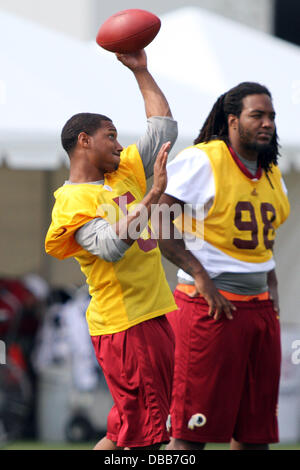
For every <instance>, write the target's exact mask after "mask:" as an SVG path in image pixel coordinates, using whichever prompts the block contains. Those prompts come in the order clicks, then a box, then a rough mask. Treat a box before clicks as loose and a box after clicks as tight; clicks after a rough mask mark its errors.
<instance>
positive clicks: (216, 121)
mask: <svg viewBox="0 0 300 470" xmlns="http://www.w3.org/2000/svg"><path fill="white" fill-rule="evenodd" d="M261 94H266V95H268V96H269V97H270V98H271V99H272V95H271V93H270V91H269V90H268V89H267V88H266V87H265V86H263V85H260V84H259V83H255V82H243V83H240V84H239V85H237V86H236V87H234V88H231V89H230V90H229V91H228V92H227V93H224V94H223V95H221V96H220V97H219V98H218V99H217V101H216V102H215V104H214V106H213V108H212V110H211V112H210V113H209V115H208V117H207V119H206V121H205V122H204V125H203V127H202V129H201V130H200V133H199V135H198V137H197V138H196V139H195V140H194V145H196V144H199V143H201V142H205V143H207V142H209V141H210V140H214V139H219V140H223V141H224V142H226V143H227V144H229V136H228V116H229V115H230V114H233V115H234V116H237V117H239V116H240V114H241V112H242V109H243V99H244V98H245V97H246V96H248V95H261ZM279 155H280V154H279V143H278V136H277V132H276V129H275V133H274V136H273V138H272V140H271V143H270V148H269V149H268V150H266V151H264V152H261V153H259V154H258V164H260V166H261V168H262V169H264V170H265V172H266V173H268V171H271V165H272V164H273V165H277V164H278V156H279Z"/></svg>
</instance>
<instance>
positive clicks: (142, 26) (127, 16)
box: [96, 9, 161, 54]
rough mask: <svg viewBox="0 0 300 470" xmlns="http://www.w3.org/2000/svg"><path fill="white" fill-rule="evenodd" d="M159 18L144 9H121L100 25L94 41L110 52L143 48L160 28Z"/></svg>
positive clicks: (133, 50)
mask: <svg viewBox="0 0 300 470" xmlns="http://www.w3.org/2000/svg"><path fill="white" fill-rule="evenodd" d="M160 26H161V21H160V19H159V18H158V17H157V16H156V15H154V14H153V13H150V12H149V11H146V10H138V9H131V10H123V11H119V12H118V13H116V14H115V15H112V16H110V17H109V18H108V19H107V20H106V21H105V22H104V23H103V24H102V26H101V27H100V29H99V31H98V34H97V38H96V42H97V44H99V46H101V47H103V48H104V49H106V50H108V51H110V52H118V53H120V54H130V53H132V52H136V51H139V50H141V49H144V48H145V47H146V46H148V44H150V42H152V41H153V39H154V38H155V36H156V35H157V33H158V32H159V30H160Z"/></svg>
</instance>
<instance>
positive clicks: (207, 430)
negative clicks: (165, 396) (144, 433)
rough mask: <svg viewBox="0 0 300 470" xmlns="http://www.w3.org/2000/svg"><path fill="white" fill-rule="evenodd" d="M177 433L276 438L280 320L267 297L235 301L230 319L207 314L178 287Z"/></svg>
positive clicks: (211, 438)
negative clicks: (217, 318) (234, 309)
mask: <svg viewBox="0 0 300 470" xmlns="http://www.w3.org/2000/svg"><path fill="white" fill-rule="evenodd" d="M174 297H175V301H176V303H177V305H178V307H179V310H178V311H176V312H172V313H171V314H168V319H169V321H170V323H171V325H172V327H173V330H174V332H175V337H176V350H175V371H174V386H173V398H172V406H171V426H172V428H171V435H172V437H175V438H178V439H183V440H187V441H192V442H203V443H205V442H229V441H230V439H231V438H232V437H233V438H234V439H235V440H237V441H239V442H243V443H257V444H259V443H272V442H278V427H277V401H278V389H279V378H280V362H281V346H280V325H279V319H278V315H277V313H276V312H275V311H274V309H273V304H272V302H271V301H270V300H251V301H231V302H232V303H233V304H234V305H235V306H236V307H237V310H236V311H233V316H234V319H233V320H228V319H227V318H225V316H224V315H223V316H222V317H221V319H220V320H218V321H215V320H214V319H213V318H211V317H209V316H208V305H207V303H206V301H205V299H203V297H196V298H191V297H189V296H188V295H187V294H185V293H183V292H180V291H178V290H176V291H175V295H174Z"/></svg>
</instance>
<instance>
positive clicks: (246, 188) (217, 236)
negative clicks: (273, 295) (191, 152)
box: [197, 140, 290, 263]
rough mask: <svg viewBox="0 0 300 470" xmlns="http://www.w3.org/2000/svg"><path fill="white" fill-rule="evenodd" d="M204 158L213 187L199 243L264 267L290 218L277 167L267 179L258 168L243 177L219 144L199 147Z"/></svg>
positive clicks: (245, 172)
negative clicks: (209, 164)
mask: <svg viewBox="0 0 300 470" xmlns="http://www.w3.org/2000/svg"><path fill="white" fill-rule="evenodd" d="M197 147H198V148H200V149H201V150H203V151H204V152H205V153H206V155H207V156H208V158H209V160H210V163H211V167H212V171H213V175H214V181H215V187H216V193H215V198H214V203H213V205H212V207H211V208H210V210H209V211H208V214H207V217H206V219H205V223H204V239H205V240H206V241H207V242H208V243H210V244H211V245H213V246H214V247H216V248H217V249H219V250H221V251H223V252H225V253H226V254H227V255H229V256H231V257H233V258H237V259H239V260H241V261H246V262H252V263H264V262H266V261H268V260H270V259H271V258H272V256H273V250H272V249H273V244H274V240H275V231H276V229H277V228H278V227H279V226H280V225H281V224H282V223H283V222H284V221H285V220H286V218H287V217H288V215H289V210H290V207H289V202H288V198H287V195H286V194H285V192H284V190H283V187H282V178H281V173H280V170H279V168H278V167H277V166H274V165H273V166H272V168H271V172H269V175H268V176H269V178H267V175H266V173H265V171H262V170H261V169H258V172H257V175H256V177H253V176H252V175H251V174H250V175H249V174H248V175H247V170H246V169H244V171H243V169H242V168H241V167H242V165H240V164H239V160H238V159H237V157H236V156H235V154H234V152H233V151H232V150H231V152H230V150H229V149H228V147H227V145H226V144H225V143H224V142H223V141H220V140H219V141H212V142H209V143H207V144H198V145H197Z"/></svg>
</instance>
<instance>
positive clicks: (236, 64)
mask: <svg viewBox="0 0 300 470" xmlns="http://www.w3.org/2000/svg"><path fill="white" fill-rule="evenodd" d="M149 58H150V60H151V64H152V69H153V71H154V72H155V73H159V74H160V76H161V77H162V76H166V77H169V78H173V79H174V80H176V81H177V82H178V83H180V85H178V96H177V101H178V102H179V101H180V100H185V97H184V96H182V94H181V93H180V86H182V85H188V86H189V87H190V89H191V91H193V92H195V99H194V101H191V102H186V100H185V110H183V113H184V114H180V116H179V119H180V121H181V123H182V126H183V127H182V133H183V134H184V135H188V134H189V132H190V125H188V126H185V125H184V124H185V123H188V122H189V120H190V118H192V121H193V122H195V121H196V122H198V126H199V127H200V124H202V123H203V121H204V118H205V117H206V116H207V113H208V112H209V110H210V109H211V107H212V105H213V103H214V102H215V101H216V99H217V98H218V96H219V95H221V94H222V93H224V92H225V91H226V90H229V89H230V88H232V87H233V86H235V85H237V84H238V83H240V82H244V81H255V82H259V83H261V84H264V85H266V86H267V87H268V88H269V89H270V91H271V93H272V95H273V101H274V106H275V109H276V113H277V117H276V122H277V129H278V134H279V137H280V142H281V144H282V146H283V147H284V148H289V149H294V150H295V151H296V152H295V153H294V154H290V156H293V157H294V159H295V161H294V164H295V166H296V167H297V168H298V169H300V128H299V113H300V47H298V46H295V45H292V44H290V43H288V42H285V41H283V40H280V39H277V38H275V37H272V36H270V35H268V34H266V33H262V32H258V31H256V30H253V29H251V28H248V27H245V26H244V25H241V24H239V23H236V22H233V21H232V20H228V19H225V18H223V17H221V16H218V15H215V14H213V13H210V12H208V11H206V10H202V9H200V8H192V7H189V8H183V9H179V10H176V11H174V12H171V13H169V14H167V15H165V16H164V17H163V22H162V29H161V31H160V33H159V35H158V37H157V39H156V40H155V41H154V42H153V44H152V45H151V49H150V54H149ZM199 92H201V93H203V94H205V95H206V97H207V96H208V97H209V99H210V100H209V101H210V103H209V107H208V108H207V99H206V100H204V102H201V101H198V100H197V93H199ZM297 159H298V163H297Z"/></svg>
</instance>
